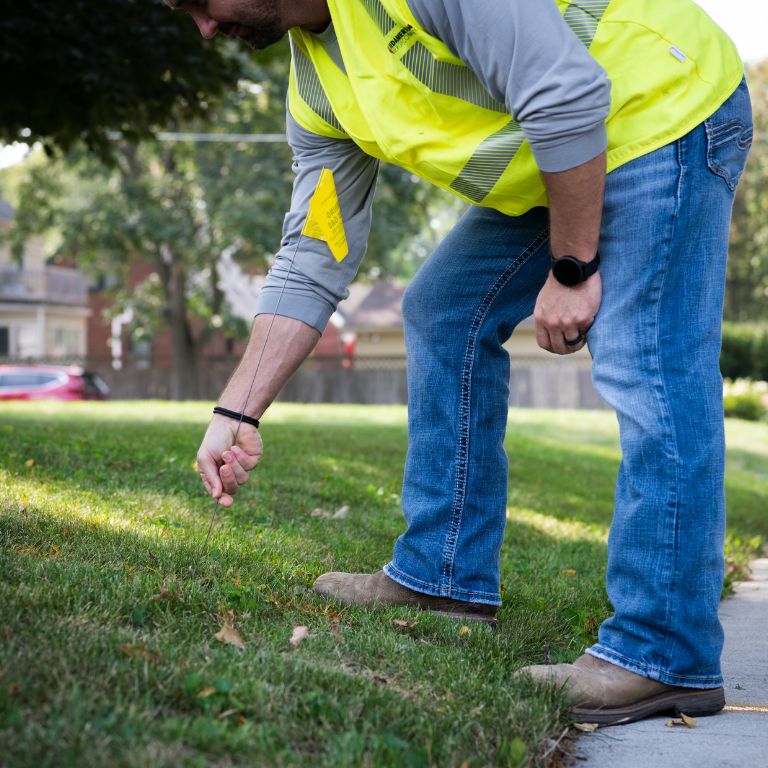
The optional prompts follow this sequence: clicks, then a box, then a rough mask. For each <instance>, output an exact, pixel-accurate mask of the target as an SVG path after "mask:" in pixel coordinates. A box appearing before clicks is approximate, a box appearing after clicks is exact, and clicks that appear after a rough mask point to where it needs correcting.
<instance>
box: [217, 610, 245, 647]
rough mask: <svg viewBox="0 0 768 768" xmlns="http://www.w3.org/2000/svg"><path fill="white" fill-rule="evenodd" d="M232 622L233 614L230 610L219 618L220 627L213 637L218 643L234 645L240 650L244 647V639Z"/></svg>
mask: <svg viewBox="0 0 768 768" xmlns="http://www.w3.org/2000/svg"><path fill="white" fill-rule="evenodd" d="M234 623H235V614H234V613H232V611H227V612H226V614H224V616H222V618H221V629H220V630H219V631H218V632H217V633H216V634H215V635H214V637H215V638H216V639H217V640H218V641H219V642H220V643H224V645H234V646H235V648H238V649H239V650H241V651H242V650H243V649H244V648H245V641H244V640H243V638H242V637H241V635H240V633H239V632H238V631H237V630H236V629H235V627H234V626H233V625H234Z"/></svg>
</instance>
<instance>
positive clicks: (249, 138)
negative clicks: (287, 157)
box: [107, 131, 288, 144]
mask: <svg viewBox="0 0 768 768" xmlns="http://www.w3.org/2000/svg"><path fill="white" fill-rule="evenodd" d="M107 136H108V137H109V139H110V140H111V141H119V140H120V139H122V138H123V134H122V132H121V131H110V132H109V133H108V134H107ZM154 138H155V139H156V140H157V141H171V142H173V141H176V142H185V141H187V142H192V143H197V142H221V143H224V144H242V143H248V144H285V143H286V142H287V141H288V139H287V138H286V135H285V134H284V133H180V132H176V131H160V132H158V133H156V134H155V136H154Z"/></svg>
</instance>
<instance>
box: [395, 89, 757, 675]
mask: <svg viewBox="0 0 768 768" xmlns="http://www.w3.org/2000/svg"><path fill="white" fill-rule="evenodd" d="M751 136H752V118H751V109H750V102H749V93H748V92H747V89H746V84H745V83H742V85H741V86H740V87H739V88H738V90H737V91H736V92H735V93H734V94H733V95H732V96H731V97H730V99H729V100H728V101H727V102H726V103H725V104H724V105H723V106H722V107H721V108H720V109H719V110H718V111H717V112H716V113H715V114H714V115H712V117H711V118H709V119H708V120H706V121H705V122H704V123H703V124H701V125H699V126H698V127H697V128H695V129H694V130H692V131H691V132H690V133H689V134H687V135H686V136H684V137H683V138H681V139H679V140H678V141H675V142H672V143H670V144H668V145H667V146H665V147H663V148H661V149H659V150H657V151H655V152H652V153H650V154H648V155H646V156H644V157H641V158H639V159H637V160H634V161H632V162H630V163H628V164H626V165H624V166H622V167H621V168H619V169H617V170H615V171H613V172H612V173H610V174H609V175H608V178H607V183H606V195H605V207H604V213H603V221H602V229H601V236H600V246H599V247H600V255H601V264H600V271H601V274H602V282H603V299H602V304H601V307H600V310H599V313H598V315H597V317H596V320H595V323H594V325H593V326H592V328H591V329H590V331H589V334H588V342H589V349H590V352H591V354H592V358H593V367H592V375H593V381H594V384H595V387H596V388H597V390H598V392H599V393H600V394H601V395H602V397H603V398H604V399H605V400H606V401H607V402H608V403H609V404H610V405H611V406H612V407H613V408H615V410H616V413H617V416H618V420H619V426H620V435H621V449H622V461H621V466H620V469H619V473H618V479H617V485H616V507H615V516H614V520H613V524H612V526H611V532H610V537H609V542H608V571H607V586H608V596H609V598H610V600H611V602H612V603H613V606H614V608H615V613H614V615H612V616H611V617H610V618H609V619H608V620H607V621H605V622H604V623H603V625H602V626H601V627H600V633H599V641H598V643H597V644H596V645H595V646H593V647H592V648H590V649H589V652H590V653H592V654H593V655H595V656H598V657H600V658H603V659H606V660H608V661H611V662H614V663H616V664H618V665H619V666H621V667H624V668H625V669H628V670H631V671H633V672H637V673H639V674H642V675H644V676H646V677H649V678H652V679H654V680H658V681H660V682H663V683H668V684H672V685H684V686H692V687H716V686H719V685H722V678H721V673H720V662H719V659H720V652H721V648H722V629H721V626H720V623H719V621H718V618H717V608H718V601H719V598H720V591H721V585H722V579H723V538H724V530H725V502H724V494H723V475H724V461H725V449H724V437H723V406H722V380H721V377H720V368H719V354H720V327H721V317H722V301H723V290H724V283H725V264H726V256H727V251H728V229H729V221H730V214H731V207H732V203H733V196H734V190H735V187H736V183H737V181H738V179H739V176H740V175H741V172H742V170H743V166H744V162H745V160H746V155H747V152H748V149H749V145H750V141H751ZM548 271H549V249H548V226H547V211H546V210H545V209H543V208H537V209H534V210H531V211H530V212H528V213H527V214H525V215H523V216H519V217H508V216H505V215H503V214H500V213H498V212H496V211H494V210H490V209H484V208H474V209H472V210H470V211H469V212H468V213H467V214H466V215H465V216H464V217H463V218H462V220H461V221H460V222H459V223H458V224H457V226H456V227H455V229H454V230H453V231H452V232H451V233H450V234H449V235H448V237H447V238H446V239H445V241H444V242H443V243H442V244H441V245H440V246H439V248H438V249H437V250H436V251H435V253H434V254H433V255H432V256H431V257H430V259H429V260H428V261H427V262H426V263H425V264H424V266H423V267H422V269H421V270H420V272H419V273H418V275H417V276H416V278H415V279H414V280H413V281H412V282H411V284H410V286H409V287H408V289H407V291H406V293H405V297H404V299H403V314H404V318H405V334H406V345H407V350H408V381H409V383H408V393H409V417H408V437H409V445H408V455H407V458H406V467H405V479H404V487H403V510H404V515H405V519H406V522H407V530H406V532H405V533H404V534H403V535H402V536H401V537H400V538H399V539H398V540H397V543H396V545H395V551H394V557H393V559H392V561H391V562H390V563H389V564H388V565H386V566H385V572H386V573H387V574H388V575H389V576H390V577H391V578H392V579H394V580H395V581H397V582H399V583H400V584H403V585H404V586H406V587H410V588H411V589H414V590H417V591H420V592H424V593H427V594H430V595H438V596H444V597H451V598H455V599H458V600H466V601H471V602H479V603H488V604H493V605H498V604H500V602H501V601H500V596H499V583H500V574H499V552H500V548H501V543H502V538H503V534H504V524H505V519H506V503H507V456H506V453H505V451H504V435H505V431H506V418H507V409H508V397H509V373H510V370H509V357H508V355H507V353H506V351H505V350H504V348H503V347H502V344H503V343H504V342H505V341H506V340H507V339H508V338H509V336H510V335H511V333H512V331H513V330H514V328H515V326H517V324H518V323H520V321H521V320H523V319H524V318H526V317H528V316H529V315H530V314H531V313H532V311H533V307H534V303H535V300H536V296H537V294H538V292H539V290H540V289H541V287H542V285H543V284H544V281H545V279H546V277H547V274H548ZM574 418H578V416H574Z"/></svg>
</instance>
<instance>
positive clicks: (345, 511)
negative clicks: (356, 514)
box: [333, 504, 349, 520]
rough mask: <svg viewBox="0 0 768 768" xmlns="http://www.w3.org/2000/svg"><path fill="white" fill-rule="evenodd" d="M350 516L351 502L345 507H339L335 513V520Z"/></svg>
mask: <svg viewBox="0 0 768 768" xmlns="http://www.w3.org/2000/svg"><path fill="white" fill-rule="evenodd" d="M348 516H349V504H345V505H344V506H343V507H339V508H338V509H337V510H336V511H335V512H334V513H333V519H334V520H344V519H345V518H347V517H348Z"/></svg>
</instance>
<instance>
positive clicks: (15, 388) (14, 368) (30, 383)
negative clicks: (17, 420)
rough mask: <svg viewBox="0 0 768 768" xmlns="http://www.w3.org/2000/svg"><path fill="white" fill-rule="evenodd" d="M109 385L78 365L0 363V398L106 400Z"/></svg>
mask: <svg viewBox="0 0 768 768" xmlns="http://www.w3.org/2000/svg"><path fill="white" fill-rule="evenodd" d="M108 396H109V387H108V386H107V385H106V384H105V383H104V381H103V380H102V379H100V378H99V377H98V376H96V375H95V374H93V373H88V372H87V371H84V370H83V369H82V368H78V367H77V366H69V367H64V366H56V365H0V400H42V399H53V400H106V398H107V397H108Z"/></svg>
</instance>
